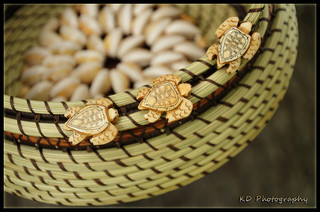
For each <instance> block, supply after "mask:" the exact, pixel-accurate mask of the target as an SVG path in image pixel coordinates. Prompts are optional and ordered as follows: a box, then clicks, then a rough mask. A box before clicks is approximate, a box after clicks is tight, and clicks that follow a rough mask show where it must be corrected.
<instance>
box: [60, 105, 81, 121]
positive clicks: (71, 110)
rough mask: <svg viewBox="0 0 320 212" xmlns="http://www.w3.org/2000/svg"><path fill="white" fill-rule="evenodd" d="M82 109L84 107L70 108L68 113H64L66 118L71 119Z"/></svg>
mask: <svg viewBox="0 0 320 212" xmlns="http://www.w3.org/2000/svg"><path fill="white" fill-rule="evenodd" d="M81 109H82V107H77V106H76V107H69V108H68V109H67V111H66V112H65V113H64V116H65V117H66V118H69V117H71V116H74V115H75V114H76V113H77V112H79V111H80V110H81Z"/></svg>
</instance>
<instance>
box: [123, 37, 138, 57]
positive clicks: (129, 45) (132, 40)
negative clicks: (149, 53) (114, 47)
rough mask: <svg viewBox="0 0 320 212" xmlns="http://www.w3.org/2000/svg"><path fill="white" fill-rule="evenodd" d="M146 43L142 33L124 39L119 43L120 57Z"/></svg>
mask: <svg viewBox="0 0 320 212" xmlns="http://www.w3.org/2000/svg"><path fill="white" fill-rule="evenodd" d="M143 43H144V38H143V36H142V35H136V36H129V37H127V38H125V39H123V40H122V41H121V43H120V45H119V49H118V57H119V58H121V57H122V56H123V55H124V54H125V53H127V52H128V51H130V50H131V49H133V48H136V47H140V46H142V44H143Z"/></svg>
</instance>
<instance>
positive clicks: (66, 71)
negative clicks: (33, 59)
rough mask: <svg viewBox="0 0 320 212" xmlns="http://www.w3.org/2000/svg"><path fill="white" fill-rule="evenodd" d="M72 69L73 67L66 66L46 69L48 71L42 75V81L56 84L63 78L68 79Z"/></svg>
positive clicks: (61, 65)
mask: <svg viewBox="0 0 320 212" xmlns="http://www.w3.org/2000/svg"><path fill="white" fill-rule="evenodd" d="M72 69H73V67H72V66H70V65H68V64H60V65H56V66H53V67H52V68H50V69H48V71H47V72H46V73H45V74H43V77H42V79H43V80H48V81H51V82H53V83H56V82H58V81H60V80H62V79H64V78H65V77H68V76H69V75H70V74H71V72H72Z"/></svg>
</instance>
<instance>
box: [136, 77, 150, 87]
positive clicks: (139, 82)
mask: <svg viewBox="0 0 320 212" xmlns="http://www.w3.org/2000/svg"><path fill="white" fill-rule="evenodd" d="M151 83H152V80H147V79H144V80H141V81H137V82H134V83H133V88H134V89H136V88H140V87H142V86H144V85H148V84H151Z"/></svg>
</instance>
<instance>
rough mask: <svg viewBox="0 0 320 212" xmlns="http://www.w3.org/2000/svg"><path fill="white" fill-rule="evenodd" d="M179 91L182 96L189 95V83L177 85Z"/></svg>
mask: <svg viewBox="0 0 320 212" xmlns="http://www.w3.org/2000/svg"><path fill="white" fill-rule="evenodd" d="M178 88H179V92H180V94H181V96H183V97H189V96H190V94H191V90H192V88H191V85H190V84H189V83H181V84H180V85H179V86H178Z"/></svg>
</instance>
